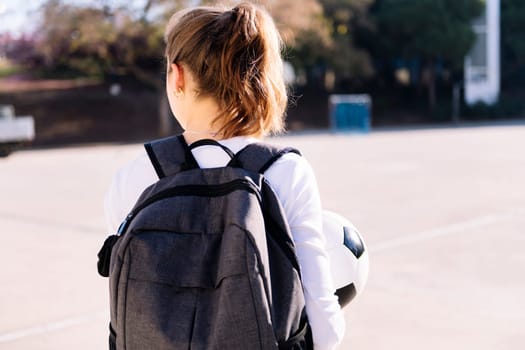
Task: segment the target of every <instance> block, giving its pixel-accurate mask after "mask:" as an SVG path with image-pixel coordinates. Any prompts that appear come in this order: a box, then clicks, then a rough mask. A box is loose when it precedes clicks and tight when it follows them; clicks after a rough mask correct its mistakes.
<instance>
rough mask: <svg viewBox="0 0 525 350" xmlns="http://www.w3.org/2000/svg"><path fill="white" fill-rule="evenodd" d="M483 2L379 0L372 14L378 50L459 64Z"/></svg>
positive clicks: (405, 56)
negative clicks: (472, 25)
mask: <svg viewBox="0 0 525 350" xmlns="http://www.w3.org/2000/svg"><path fill="white" fill-rule="evenodd" d="M483 5H484V3H483V1H482V0H418V1H412V0H378V1H377V2H376V4H375V7H374V12H375V13H374V14H373V15H374V17H375V23H376V25H377V33H378V36H377V37H376V40H377V41H378V42H379V45H380V47H381V50H380V51H382V52H383V54H386V55H387V56H389V57H403V58H412V57H420V58H424V59H428V58H431V59H433V58H438V57H439V58H442V59H443V60H445V61H446V62H449V63H450V64H452V65H453V66H455V67H458V66H461V65H462V63H463V59H464V57H465V55H466V54H467V53H468V51H469V49H470V48H471V47H472V45H473V44H474V40H475V36H474V33H473V32H472V27H471V24H470V23H471V21H472V20H473V19H474V18H476V17H477V16H479V15H480V14H481V12H482V10H483Z"/></svg>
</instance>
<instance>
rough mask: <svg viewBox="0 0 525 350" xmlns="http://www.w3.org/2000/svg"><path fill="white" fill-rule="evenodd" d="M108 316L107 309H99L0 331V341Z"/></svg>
mask: <svg viewBox="0 0 525 350" xmlns="http://www.w3.org/2000/svg"><path fill="white" fill-rule="evenodd" d="M108 317H109V312H108V311H99V312H95V313H91V314H86V315H82V316H78V317H72V318H67V319H65V320H61V321H57V322H51V323H48V324H43V325H39V326H34V327H30V328H26V329H20V330H16V331H11V332H7V333H0V343H7V342H11V341H14V340H17V339H20V338H26V337H31V336H35V335H40V334H45V333H49V332H53V331H57V330H61V329H64V328H69V327H73V326H77V325H81V324H84V323H88V322H91V321H93V320H97V319H99V318H108Z"/></svg>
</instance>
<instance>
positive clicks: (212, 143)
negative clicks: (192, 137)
mask: <svg viewBox="0 0 525 350" xmlns="http://www.w3.org/2000/svg"><path fill="white" fill-rule="evenodd" d="M201 146H217V147H220V148H222V150H223V151H224V152H226V154H228V156H230V158H233V157H235V153H233V152H232V150H231V149H229V148H228V147H226V146H224V145H222V144H220V143H219V142H217V141H215V140H211V139H204V140H199V141H196V142H194V143H192V144H191V145H189V146H188V148H189V150H190V151H191V150H193V149H195V148H197V147H201Z"/></svg>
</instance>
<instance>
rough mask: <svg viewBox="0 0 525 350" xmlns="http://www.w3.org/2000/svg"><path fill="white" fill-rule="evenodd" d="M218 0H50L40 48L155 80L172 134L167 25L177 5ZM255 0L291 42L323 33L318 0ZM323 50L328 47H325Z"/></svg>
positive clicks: (78, 64) (48, 57)
mask: <svg viewBox="0 0 525 350" xmlns="http://www.w3.org/2000/svg"><path fill="white" fill-rule="evenodd" d="M217 2H219V1H210V0H200V1H198V0H197V1H196V0H147V1H145V2H144V3H143V6H142V7H140V8H134V7H131V6H125V7H124V6H120V7H110V6H108V5H107V4H108V3H109V2H108V1H104V0H99V1H97V2H94V4H90V5H73V4H68V3H65V2H62V1H60V0H48V1H47V2H46V3H45V4H44V5H43V11H42V13H43V15H42V20H41V23H40V25H39V27H38V29H37V31H36V32H37V33H38V51H39V52H40V53H41V55H42V56H43V57H44V62H45V64H46V65H47V66H48V67H55V68H56V67H65V68H68V69H74V70H75V71H80V72H82V73H84V74H88V75H98V76H103V77H106V78H107V77H111V76H114V75H126V74H127V75H132V76H134V77H135V78H137V79H139V80H140V81H142V82H144V83H146V84H148V85H149V86H152V87H153V88H155V89H156V90H157V91H159V124H160V133H161V134H168V133H169V132H170V131H171V130H170V129H171V124H172V122H171V120H172V118H170V116H169V108H168V104H167V99H166V96H165V93H164V81H163V79H162V77H163V72H162V67H163V66H164V58H163V46H164V44H163V40H162V39H163V31H164V26H165V24H166V22H167V20H168V19H169V17H170V16H171V14H172V13H173V12H175V11H176V10H177V9H180V8H183V7H186V6H189V5H193V6H194V5H200V4H202V5H205V4H214V3H217ZM220 2H221V3H224V1H220ZM236 2H238V1H230V3H236ZM255 2H257V3H260V4H262V5H263V6H265V7H267V8H268V10H269V11H270V12H271V13H272V15H273V16H274V17H275V19H276V23H277V25H278V27H279V29H280V30H281V32H282V33H283V38H284V40H285V41H286V43H288V44H289V45H296V44H298V43H301V42H303V41H304V40H303V39H302V38H303V37H305V36H307V37H309V38H313V37H315V38H322V37H323V33H324V32H323V30H324V27H323V22H322V8H321V6H320V5H319V3H318V2H317V0H304V1H301V2H299V1H295V0H282V1H272V0H259V1H255ZM291 14H293V15H291ZM325 36H326V35H325ZM308 40H311V39H308ZM315 40H318V41H319V40H322V39H315ZM317 51H322V47H319V48H317Z"/></svg>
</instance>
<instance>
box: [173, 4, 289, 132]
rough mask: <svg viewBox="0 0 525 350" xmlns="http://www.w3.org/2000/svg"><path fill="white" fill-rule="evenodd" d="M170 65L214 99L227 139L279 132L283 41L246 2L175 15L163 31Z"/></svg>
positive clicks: (282, 100)
mask: <svg viewBox="0 0 525 350" xmlns="http://www.w3.org/2000/svg"><path fill="white" fill-rule="evenodd" d="M165 40H166V56H167V58H168V61H169V62H173V63H178V64H183V65H184V66H185V67H187V68H188V69H189V70H190V72H191V74H192V76H193V77H194V79H195V81H196V85H197V91H196V93H197V96H208V97H213V98H214V99H215V100H216V101H217V103H218V104H219V108H220V110H221V114H220V115H219V116H218V117H217V119H216V122H217V124H218V125H220V127H221V130H220V132H221V133H222V134H223V136H224V137H225V138H228V137H233V136H242V135H256V136H262V135H265V134H268V133H271V132H279V131H282V129H283V115H284V112H285V109H286V105H287V96H286V87H285V84H284V80H283V62H282V58H281V38H280V36H279V33H278V31H277V29H276V27H275V24H274V22H273V20H272V18H271V17H270V15H269V14H268V13H267V12H266V11H265V10H263V9H261V8H259V7H257V6H256V5H253V4H250V3H241V4H239V5H237V6H235V7H234V8H232V9H222V8H215V7H197V8H193V9H189V10H184V11H180V12H177V13H175V14H174V15H173V16H172V18H171V19H170V21H169V23H168V25H167V28H166V32H165Z"/></svg>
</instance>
